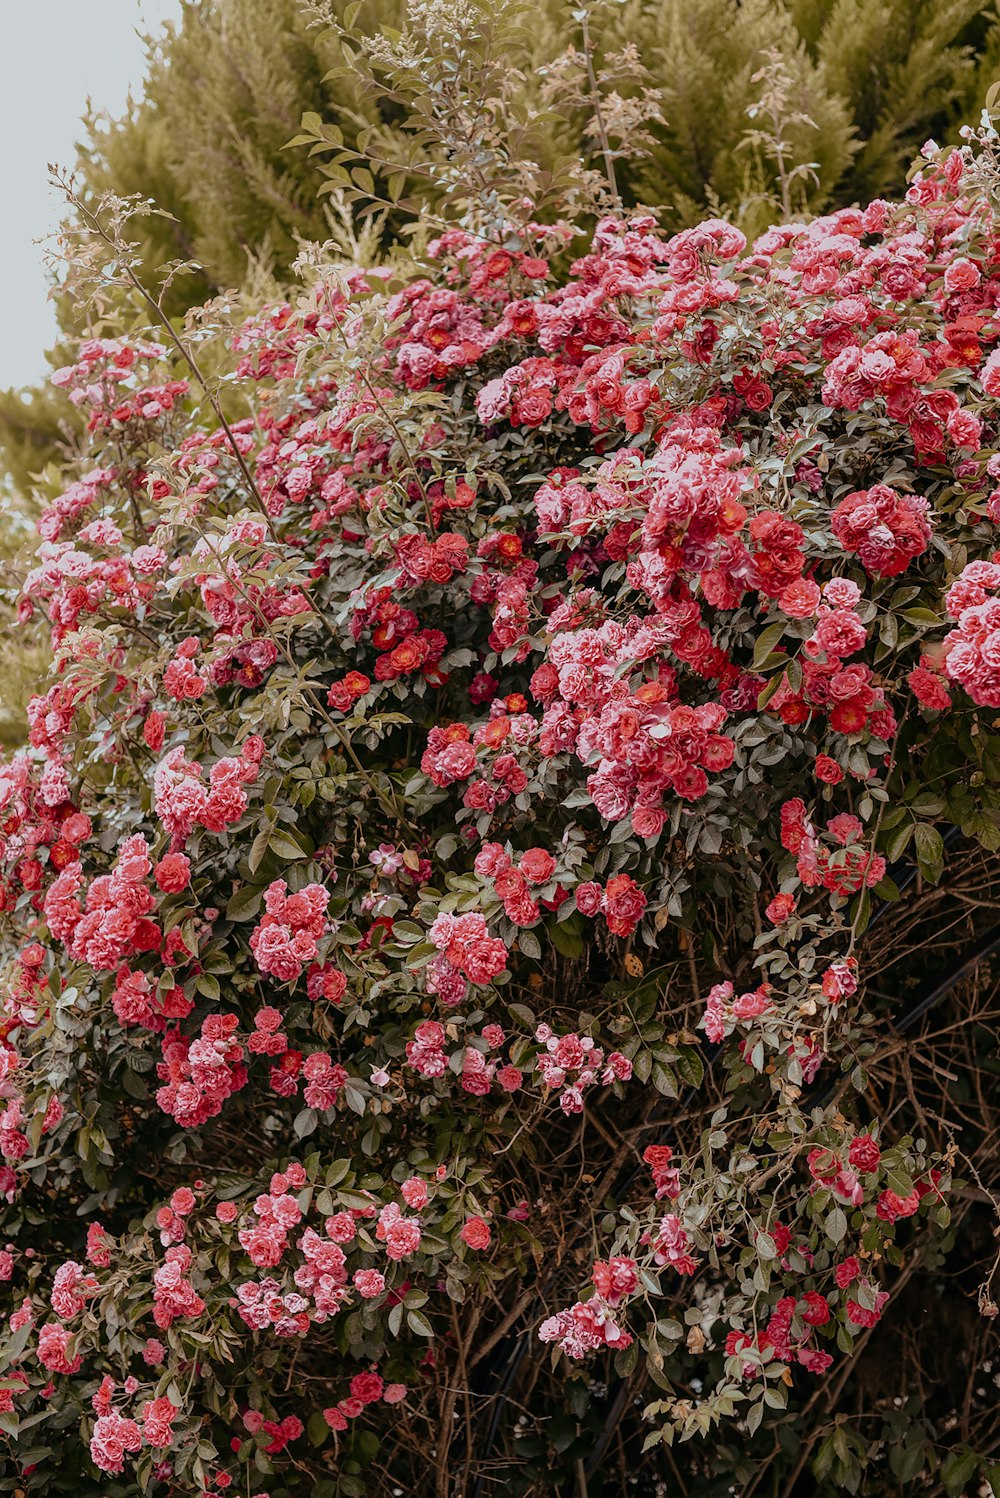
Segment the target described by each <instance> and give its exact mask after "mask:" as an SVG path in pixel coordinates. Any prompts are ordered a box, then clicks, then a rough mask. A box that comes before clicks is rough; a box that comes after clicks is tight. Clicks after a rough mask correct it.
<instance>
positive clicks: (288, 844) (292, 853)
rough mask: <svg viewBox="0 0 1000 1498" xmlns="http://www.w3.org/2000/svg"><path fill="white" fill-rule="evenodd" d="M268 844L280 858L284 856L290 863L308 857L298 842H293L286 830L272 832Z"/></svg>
mask: <svg viewBox="0 0 1000 1498" xmlns="http://www.w3.org/2000/svg"><path fill="white" fill-rule="evenodd" d="M267 845H268V847H269V848H270V850H271V852H272V853H276V854H277V855H278V857H279V858H284V859H285V860H286V861H287V862H288V863H296V862H298V861H299V860H300V859H302V858H305V857H306V854H305V853H304V852H303V851H302V849H301V848H300V847H299V845H298V843H295V842H293V841H292V839H291V838H290V837H289V836H288V835H287V834H286V833H284V832H272V833H271V835H270V837H269V838H268V840H267Z"/></svg>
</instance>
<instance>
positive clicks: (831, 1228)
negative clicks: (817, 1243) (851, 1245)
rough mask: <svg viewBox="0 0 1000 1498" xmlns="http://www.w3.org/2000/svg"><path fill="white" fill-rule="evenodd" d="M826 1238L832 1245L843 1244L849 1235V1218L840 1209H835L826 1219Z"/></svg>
mask: <svg viewBox="0 0 1000 1498" xmlns="http://www.w3.org/2000/svg"><path fill="white" fill-rule="evenodd" d="M825 1227H826V1236H827V1237H828V1238H829V1240H830V1242H831V1243H841V1242H842V1241H843V1239H844V1236H845V1235H846V1233H847V1217H846V1216H845V1214H844V1213H843V1212H842V1211H841V1209H840V1207H834V1209H833V1211H832V1212H831V1213H830V1215H829V1216H828V1217H827V1219H826V1223H825Z"/></svg>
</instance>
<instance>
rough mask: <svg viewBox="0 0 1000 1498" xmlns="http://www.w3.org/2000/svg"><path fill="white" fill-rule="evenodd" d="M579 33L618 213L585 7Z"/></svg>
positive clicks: (618, 197) (612, 161) (618, 201)
mask: <svg viewBox="0 0 1000 1498" xmlns="http://www.w3.org/2000/svg"><path fill="white" fill-rule="evenodd" d="M580 32H581V35H582V36H583V57H584V62H585V64H586V67H587V84H588V87H589V89H590V98H591V102H592V104H593V106H594V123H595V125H596V126H597V138H598V140H599V141H600V143H601V155H602V156H603V157H604V172H605V175H606V176H607V179H608V186H609V187H610V189H611V195H612V197H613V198H614V200H615V207H616V208H617V210H618V212H619V213H621V211H622V200H621V194H620V193H619V191H618V178H617V176H616V175H615V159H614V155H613V153H612V150H611V141H610V140H609V139H608V131H607V126H606V125H605V123H604V112H603V110H602V109H601V90H600V87H599V85H598V82H597V74H596V73H595V72H594V59H593V56H592V50H593V42H592V41H591V39H590V18H589V17H588V15H587V8H586V5H583V6H582V7H581V9H580Z"/></svg>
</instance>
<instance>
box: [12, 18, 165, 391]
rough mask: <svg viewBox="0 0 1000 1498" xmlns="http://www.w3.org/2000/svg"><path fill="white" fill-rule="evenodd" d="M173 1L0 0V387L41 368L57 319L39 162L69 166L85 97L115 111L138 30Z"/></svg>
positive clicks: (140, 60)
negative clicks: (0, 293)
mask: <svg viewBox="0 0 1000 1498" xmlns="http://www.w3.org/2000/svg"><path fill="white" fill-rule="evenodd" d="M180 8H181V7H180V0H29V3H28V4H21V3H18V0H0V160H2V166H3V172H2V176H0V181H2V183H3V188H4V198H5V201H6V203H7V213H6V215H5V220H6V221H5V224H4V228H3V232H2V235H0V273H2V277H3V287H4V298H3V321H2V325H0V388H6V387H7V386H10V385H24V384H28V383H31V382H32V381H36V380H38V379H39V378H41V377H42V376H44V374H45V371H46V364H45V359H44V351H45V349H46V348H47V347H49V345H50V344H52V343H53V342H54V340H55V336H56V324H55V315H54V312H53V308H52V305H51V304H50V303H49V302H48V300H47V290H48V280H47V275H46V271H45V263H44V249H43V246H42V245H40V244H36V243H35V242H34V241H35V240H37V239H39V238H41V237H43V236H45V235H46V234H49V233H51V232H52V230H53V229H54V228H55V227H56V224H57V223H58V221H59V218H60V203H59V198H58V196H57V194H56V193H55V192H54V191H53V190H52V189H51V188H50V187H49V184H48V170H47V163H48V162H50V161H52V162H55V163H56V164H58V165H59V166H66V167H68V166H72V165H73V162H74V160H75V157H76V150H75V147H76V142H77V141H78V140H80V139H81V137H82V135H83V129H82V126H81V124H80V116H81V115H82V114H83V112H84V110H85V109H86V107H87V100H88V98H89V99H90V100H91V102H92V103H93V105H94V107H95V108H96V109H100V110H103V109H106V110H109V111H110V112H111V113H112V114H115V115H118V114H121V113H122V112H123V111H124V109H125V105H126V102H127V98H128V93H129V89H130V87H131V89H132V92H133V93H134V94H135V93H138V92H140V90H141V84H142V80H143V74H144V64H145V54H144V49H143V45H142V42H141V40H140V35H141V34H142V33H146V32H153V33H156V32H158V31H159V29H160V27H161V25H162V23H163V21H165V20H172V19H174V18H176V17H177V16H178V15H179V13H180Z"/></svg>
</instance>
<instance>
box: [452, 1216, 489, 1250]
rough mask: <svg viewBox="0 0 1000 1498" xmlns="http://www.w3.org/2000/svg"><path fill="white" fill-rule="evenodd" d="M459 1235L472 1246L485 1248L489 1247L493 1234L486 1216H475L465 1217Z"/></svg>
mask: <svg viewBox="0 0 1000 1498" xmlns="http://www.w3.org/2000/svg"><path fill="white" fill-rule="evenodd" d="M459 1236H460V1237H461V1238H462V1240H463V1242H465V1243H467V1244H468V1245H469V1247H470V1248H476V1249H483V1248H489V1246H490V1238H491V1236H492V1234H491V1232H490V1225H489V1223H488V1222H487V1221H486V1219H485V1218H484V1217H476V1216H473V1217H467V1218H466V1219H465V1222H464V1223H463V1224H462V1229H461V1232H460V1234H459Z"/></svg>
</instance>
